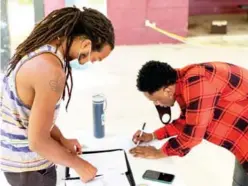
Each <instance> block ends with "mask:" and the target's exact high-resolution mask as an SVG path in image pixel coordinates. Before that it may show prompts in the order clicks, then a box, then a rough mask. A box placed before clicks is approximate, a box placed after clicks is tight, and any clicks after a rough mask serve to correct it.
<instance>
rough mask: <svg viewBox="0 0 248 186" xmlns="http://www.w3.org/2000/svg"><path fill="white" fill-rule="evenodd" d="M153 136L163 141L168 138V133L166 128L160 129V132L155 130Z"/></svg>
mask: <svg viewBox="0 0 248 186" xmlns="http://www.w3.org/2000/svg"><path fill="white" fill-rule="evenodd" d="M153 134H154V136H155V138H156V139H158V140H162V139H164V138H166V137H167V132H166V130H165V129H164V127H163V128H160V129H158V130H155V131H154V132H153Z"/></svg>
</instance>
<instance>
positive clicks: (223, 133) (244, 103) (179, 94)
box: [154, 62, 248, 172]
mask: <svg viewBox="0 0 248 186" xmlns="http://www.w3.org/2000/svg"><path fill="white" fill-rule="evenodd" d="M177 72H178V73H177V74H178V79H177V82H176V93H175V96H176V101H177V102H178V104H179V105H180V108H181V115H180V117H179V118H178V119H177V120H174V121H173V122H172V123H170V124H168V125H165V126H164V127H162V128H160V129H158V130H156V131H155V132H154V134H155V136H156V137H157V138H158V139H164V138H168V137H172V136H174V137H172V138H170V139H169V140H168V141H167V142H166V143H165V144H164V146H163V147H162V149H163V151H164V152H165V154H167V155H168V156H173V155H178V156H184V155H186V154H187V153H188V152H189V151H190V149H191V148H192V147H194V146H196V145H197V144H199V143H200V142H201V141H202V140H203V139H206V140H208V141H210V142H212V143H214V144H217V145H219V146H221V147H224V148H226V149H228V150H229V151H231V152H232V153H233V154H234V155H235V156H236V158H237V159H238V160H239V161H240V163H241V164H242V166H243V167H244V169H245V170H246V172H248V70H246V69H244V68H241V67H238V66H235V65H232V64H228V63H222V62H212V63H202V64H194V65H189V66H186V67H185V68H182V69H178V70H177Z"/></svg>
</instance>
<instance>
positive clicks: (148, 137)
mask: <svg viewBox="0 0 248 186" xmlns="http://www.w3.org/2000/svg"><path fill="white" fill-rule="evenodd" d="M140 133H141V131H140V130H138V131H137V132H136V133H135V134H134V135H133V142H134V143H135V144H137V143H138V142H140V144H141V143H143V142H146V143H147V142H150V141H152V140H153V135H152V134H151V133H145V132H143V134H142V136H140Z"/></svg>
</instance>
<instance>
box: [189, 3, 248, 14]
mask: <svg viewBox="0 0 248 186" xmlns="http://www.w3.org/2000/svg"><path fill="white" fill-rule="evenodd" d="M240 4H248V0H189V15H203V14H223V13H240V12H244V11H242V10H240V9H239V8H237V5H240Z"/></svg>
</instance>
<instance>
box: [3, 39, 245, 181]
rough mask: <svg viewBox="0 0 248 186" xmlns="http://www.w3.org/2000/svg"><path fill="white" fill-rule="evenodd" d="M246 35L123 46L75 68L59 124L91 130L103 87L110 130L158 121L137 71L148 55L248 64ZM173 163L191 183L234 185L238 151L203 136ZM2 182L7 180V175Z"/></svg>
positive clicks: (175, 62)
mask: <svg viewBox="0 0 248 186" xmlns="http://www.w3.org/2000/svg"><path fill="white" fill-rule="evenodd" d="M244 38H247V35H246V36H244V37H243V36H242V37H240V36H239V37H237V38H236V37H235V38H230V37H228V38H227V43H228V44H226V43H225V42H219V43H218V44H216V43H214V42H212V43H210V44H211V46H210V45H208V44H209V39H208V38H207V37H200V38H190V39H192V40H191V41H194V42H203V43H204V42H205V43H204V45H203V46H201V47H199V46H194V45H184V44H180V45H146V46H120V47H116V49H115V50H114V51H113V53H112V54H111V55H110V56H109V58H107V59H106V60H105V61H104V62H103V63H101V64H96V65H94V66H89V68H88V69H85V70H84V71H75V72H74V73H73V74H74V91H73V96H72V100H71V103H70V108H69V111H68V113H66V112H65V110H64V109H63V108H62V109H61V113H60V116H59V118H58V121H57V124H58V125H59V127H60V128H61V130H62V131H63V132H64V133H65V134H66V135H68V136H73V134H74V132H75V131H78V130H92V107H91V97H92V94H93V93H99V92H102V93H104V94H105V95H106V96H107V99H108V109H107V113H106V127H107V129H106V130H107V131H109V132H115V131H118V132H120V131H121V132H122V133H123V134H124V135H130V136H131V135H132V132H131V133H130V131H133V132H135V131H136V130H137V129H139V128H140V126H141V123H143V122H144V121H146V122H147V124H148V127H147V130H149V131H152V130H154V129H156V128H158V127H160V126H162V125H161V123H160V121H159V120H158V117H157V113H156V110H155V109H154V107H153V105H152V104H151V103H150V102H149V101H148V100H146V99H145V98H144V96H143V95H142V94H141V93H139V92H138V91H137V90H136V87H135V84H136V82H135V81H136V75H137V71H138V70H139V69H140V67H141V66H142V64H144V63H145V62H146V61H148V60H161V61H166V62H169V63H170V64H171V65H172V66H173V67H182V66H184V65H187V64H190V63H198V62H206V61H226V62H230V63H234V64H237V65H241V66H244V67H247V68H248V64H247V59H248V48H244V46H243V45H240V44H237V42H236V39H238V40H239V41H242V43H244ZM178 114H179V109H178V106H175V108H173V118H177V117H178ZM175 165H176V166H177V167H179V170H180V172H181V174H182V176H183V179H184V181H185V183H186V185H187V186H231V183H232V171H233V166H234V157H233V155H232V154H231V153H229V152H228V151H226V150H224V149H222V148H218V147H217V146H215V145H213V144H210V143H208V142H205V141H204V142H202V143H201V144H200V145H198V146H197V147H195V148H194V149H193V150H192V151H191V152H190V153H189V154H188V155H187V156H186V157H184V158H175ZM0 183H1V185H3V186H7V183H6V182H5V179H4V178H3V175H2V174H0Z"/></svg>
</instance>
